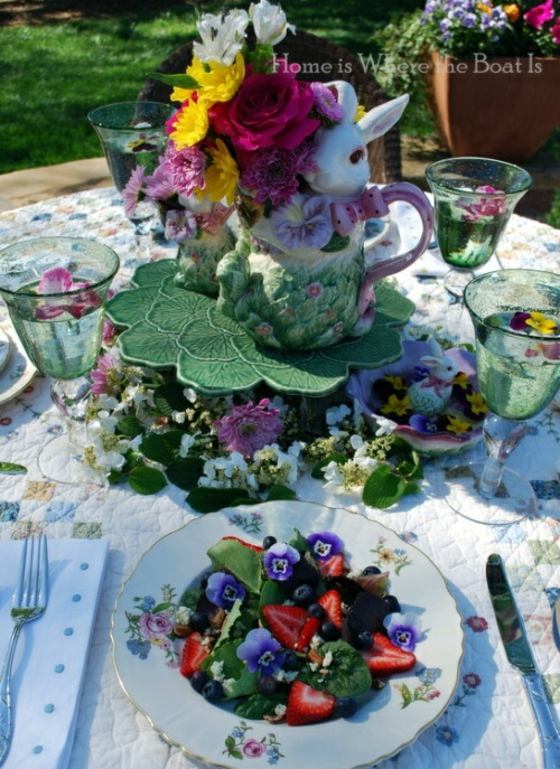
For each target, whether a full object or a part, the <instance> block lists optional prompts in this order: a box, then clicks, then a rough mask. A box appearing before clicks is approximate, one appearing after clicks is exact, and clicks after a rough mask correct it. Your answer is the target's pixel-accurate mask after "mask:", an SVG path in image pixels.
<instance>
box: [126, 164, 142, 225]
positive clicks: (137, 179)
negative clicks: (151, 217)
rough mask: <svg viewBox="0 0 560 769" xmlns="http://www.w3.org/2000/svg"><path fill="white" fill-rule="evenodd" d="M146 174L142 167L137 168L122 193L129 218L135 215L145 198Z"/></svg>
mask: <svg viewBox="0 0 560 769" xmlns="http://www.w3.org/2000/svg"><path fill="white" fill-rule="evenodd" d="M144 181H145V173H144V168H143V167H142V166H136V168H135V169H134V171H133V172H132V173H131V174H130V178H129V180H128V181H127V183H126V186H125V188H124V189H123V191H122V197H123V201H124V212H125V214H126V215H127V216H132V215H133V214H134V209H135V208H136V206H137V205H138V203H139V202H140V201H141V200H142V198H143V197H144V192H145V189H144Z"/></svg>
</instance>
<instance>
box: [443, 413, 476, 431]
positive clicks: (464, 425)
mask: <svg viewBox="0 0 560 769" xmlns="http://www.w3.org/2000/svg"><path fill="white" fill-rule="evenodd" d="M447 419H448V420H449V424H448V425H447V427H446V430H448V431H449V432H450V433H455V435H462V433H467V432H468V431H469V430H470V427H471V425H470V422H463V420H461V419H459V417H452V416H448V417H447Z"/></svg>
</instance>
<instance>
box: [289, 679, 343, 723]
mask: <svg viewBox="0 0 560 769" xmlns="http://www.w3.org/2000/svg"><path fill="white" fill-rule="evenodd" d="M335 702H336V698H335V697H333V695H332V694H329V693H328V692H319V691H317V689H313V688H312V687H311V686H307V684H304V683H303V682H302V681H294V683H293V684H292V688H291V689H290V694H289V696H288V709H287V711H286V720H287V722H288V724H289V725H290V726H301V725H303V724H314V723H315V722H316V721H324V720H325V719H326V718H330V717H331V716H332V714H333V712H334V706H335Z"/></svg>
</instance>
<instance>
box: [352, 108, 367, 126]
mask: <svg viewBox="0 0 560 769" xmlns="http://www.w3.org/2000/svg"><path fill="white" fill-rule="evenodd" d="M364 115H367V110H366V108H365V107H364V105H363V104H358V106H357V107H356V112H355V113H354V123H358V122H359V121H360V120H361V119H362V118H363V117H364Z"/></svg>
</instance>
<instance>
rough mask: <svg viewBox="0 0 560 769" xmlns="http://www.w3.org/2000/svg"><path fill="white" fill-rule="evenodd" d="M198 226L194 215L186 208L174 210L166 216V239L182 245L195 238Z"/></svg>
mask: <svg viewBox="0 0 560 769" xmlns="http://www.w3.org/2000/svg"><path fill="white" fill-rule="evenodd" d="M196 231H197V224H196V219H195V216H194V214H193V213H192V212H191V211H187V210H186V209H185V208H180V209H178V208H173V209H171V211H168V212H167V214H166V215H165V237H166V238H167V240H175V241H176V242H177V243H181V242H182V241H183V240H189V239H190V238H194V236H195V235H196Z"/></svg>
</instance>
